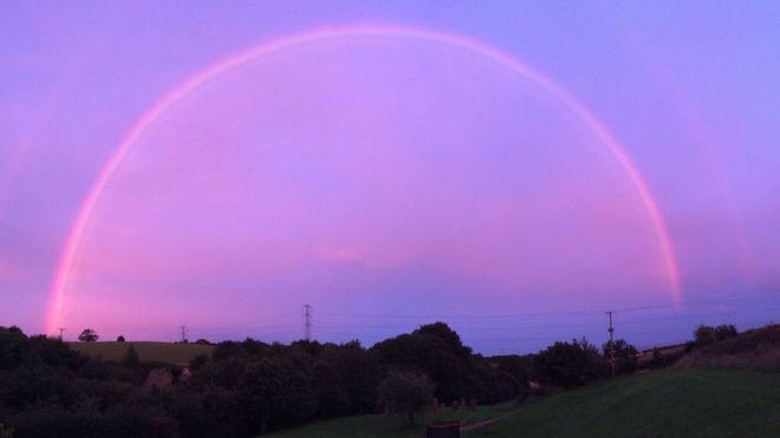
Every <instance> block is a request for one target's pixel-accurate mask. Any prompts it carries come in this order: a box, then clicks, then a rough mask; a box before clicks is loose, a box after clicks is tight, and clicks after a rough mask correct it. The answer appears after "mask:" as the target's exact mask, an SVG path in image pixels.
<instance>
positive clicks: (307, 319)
mask: <svg viewBox="0 0 780 438" xmlns="http://www.w3.org/2000/svg"><path fill="white" fill-rule="evenodd" d="M303 333H304V336H305V339H306V341H311V306H310V305H308V304H305V305H304V306H303Z"/></svg>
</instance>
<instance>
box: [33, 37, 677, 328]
mask: <svg viewBox="0 0 780 438" xmlns="http://www.w3.org/2000/svg"><path fill="white" fill-rule="evenodd" d="M358 37H386V38H397V39H413V40H419V41H425V42H432V43H438V44H443V45H448V46H454V47H457V48H459V49H462V50H466V51H469V52H473V53H476V54H478V55H480V56H483V57H485V58H488V59H490V60H492V61H494V62H496V63H498V64H499V65H501V66H503V67H505V68H507V69H509V70H510V71H512V72H514V73H516V74H518V75H520V76H522V77H524V78H525V79H527V80H529V81H530V82H532V83H534V84H536V85H538V86H540V87H542V88H543V89H545V90H546V91H548V92H549V93H551V94H552V95H553V96H554V97H555V98H556V99H558V100H559V101H561V102H562V103H563V104H564V105H565V106H566V107H567V108H568V109H569V110H571V111H572V112H574V114H576V115H577V117H579V118H580V119H581V120H582V121H583V122H585V123H586V124H587V126H588V127H589V128H590V129H591V130H592V131H593V133H594V134H595V135H596V136H597V137H598V138H599V140H601V142H602V143H603V144H604V145H605V146H606V148H607V149H608V150H609V152H610V153H611V154H612V156H613V157H614V158H615V159H616V160H617V162H618V163H619V165H620V166H621V168H622V169H623V171H624V172H625V173H626V175H627V176H628V178H629V179H630V181H631V183H632V185H633V187H634V189H635V190H636V192H637V195H638V196H639V197H640V199H641V201H642V204H643V206H644V208H645V211H646V214H647V216H648V218H649V220H650V222H651V223H652V226H653V230H654V232H655V235H656V238H657V240H658V243H659V246H660V251H661V254H662V257H663V264H664V267H665V269H666V272H667V275H668V282H669V288H670V291H671V294H672V300H673V301H674V303H675V304H676V305H678V304H679V303H680V299H681V296H680V294H681V290H680V279H679V271H678V268H677V263H676V260H675V256H674V252H673V250H672V244H671V241H670V239H669V235H668V232H667V229H666V224H665V222H664V220H663V217H662V216H661V213H660V210H659V208H658V206H657V203H656V201H655V199H654V198H653V196H652V193H651V191H650V189H649V187H648V185H647V183H646V182H645V180H644V178H643V177H642V175H641V174H640V172H639V170H638V169H637V167H636V165H635V164H634V163H633V162H632V161H631V159H630V158H629V156H628V154H627V153H626V152H625V150H624V148H623V146H622V145H621V144H620V143H619V142H618V141H617V139H616V138H615V137H614V136H613V135H612V133H610V132H609V130H608V129H607V128H606V127H605V126H604V125H603V124H602V123H601V122H600V121H599V120H598V118H597V117H596V116H594V115H593V114H592V113H591V112H590V111H589V110H588V109H587V108H586V107H585V106H584V105H583V104H582V103H580V102H579V101H578V100H577V99H575V98H574V97H573V96H572V95H570V94H569V93H568V92H567V91H566V90H564V89H563V88H562V87H561V86H560V85H558V84H557V83H555V81H553V80H552V79H550V78H548V77H547V76H544V75H542V74H541V73H539V72H537V71H536V70H534V69H532V68H531V67H529V66H527V65H525V64H523V63H522V62H520V61H519V60H517V59H515V58H513V57H512V56H510V55H508V54H506V53H503V52H501V51H499V50H497V49H494V48H492V47H489V46H487V45H485V44H482V43H480V42H477V41H474V40H471V39H468V38H465V37H463V36H459V35H454V34H449V33H442V32H436V31H429V30H422V29H415V28H409V27H399V26H385V25H353V26H343V27H328V28H320V29H317V30H314V31H310V32H305V33H302V34H297V35H293V36H289V37H285V38H281V39H278V40H274V41H270V42H267V43H263V44H260V45H258V46H255V47H252V48H250V49H248V50H244V51H242V52H239V53H237V54H235V55H233V56H231V57H228V58H227V59H225V60H222V61H219V62H217V63H215V64H213V65H211V66H209V67H208V68H206V69H204V70H202V71H200V72H199V73H197V74H195V75H194V76H192V77H190V78H189V79H188V80H187V81H185V82H184V83H183V84H182V85H180V86H179V87H177V88H175V89H173V90H171V91H170V92H169V93H167V94H166V95H165V96H164V97H163V98H162V99H161V100H159V101H158V102H157V103H156V104H155V105H154V106H153V107H152V108H151V109H150V110H149V111H148V112H147V113H146V114H144V115H143V116H142V117H141V118H140V119H139V120H138V122H137V123H136V124H135V125H134V126H133V128H132V129H131V130H130V132H129V134H128V135H127V136H126V137H125V139H124V140H123V141H122V142H121V143H120V144H119V145H118V146H117V147H116V149H115V151H114V153H113V154H112V155H111V157H110V159H109V160H108V162H107V163H106V165H105V166H104V167H103V169H102V170H101V171H100V174H99V175H98V177H97V179H96V180H95V182H94V184H93V185H92V187H91V189H90V191H89V193H88V195H87V196H86V198H85V200H84V202H83V203H82V205H81V209H80V210H79V213H78V215H77V217H76V220H75V222H74V225H73V228H72V229H71V232H70V234H69V236H68V239H67V241H66V243H65V247H64V249H63V252H62V254H61V256H60V260H59V264H58V266H57V271H56V275H55V278H54V282H53V284H52V290H51V296H50V299H49V308H48V311H47V316H46V328H45V330H46V332H47V333H54V331H55V330H56V328H57V327H59V326H60V325H61V323H62V321H61V318H62V308H63V303H64V301H65V298H66V297H65V293H66V288H67V286H68V283H69V281H70V278H71V272H72V267H73V265H74V262H75V261H76V259H77V257H78V255H79V251H80V249H81V242H82V237H83V235H84V233H85V231H86V228H87V224H88V222H89V219H90V217H91V215H92V211H93V209H94V208H95V206H96V205H97V203H98V202H99V200H100V198H101V195H102V193H103V189H104V187H105V186H106V184H107V183H108V181H109V180H110V179H111V177H112V175H113V174H114V172H115V171H116V169H117V168H118V167H119V166H120V165H121V163H122V161H123V160H124V158H125V156H126V155H127V153H128V151H129V150H130V149H132V147H133V145H134V144H135V143H136V141H137V140H138V139H139V138H140V137H141V136H142V135H143V134H144V132H145V131H146V129H147V128H148V127H149V126H150V125H152V124H153V123H154V122H155V121H156V120H157V119H158V118H159V117H160V116H161V115H162V114H164V113H165V112H166V111H168V110H169V109H170V108H171V107H173V106H174V105H176V103H177V102H179V101H181V100H182V99H183V98H185V97H186V96H187V95H188V94H189V93H191V92H192V91H193V90H195V89H196V88H198V87H200V86H201V85H203V84H205V83H207V82H208V81H210V80H212V79H214V78H216V77H218V76H219V75H220V74H222V73H224V72H226V71H229V70H231V69H234V68H237V67H240V66H241V65H243V64H244V63H246V62H248V61H250V60H253V59H257V58H260V57H263V56H268V55H271V54H274V53H278V52H280V51H283V50H286V49H291V48H295V47H298V46H302V45H306V44H312V43H317V42H322V41H327V40H335V39H344V38H358Z"/></svg>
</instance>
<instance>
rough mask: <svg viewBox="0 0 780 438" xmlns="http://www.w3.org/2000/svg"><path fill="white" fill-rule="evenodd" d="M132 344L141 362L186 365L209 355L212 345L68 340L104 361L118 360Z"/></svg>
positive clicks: (212, 349)
mask: <svg viewBox="0 0 780 438" xmlns="http://www.w3.org/2000/svg"><path fill="white" fill-rule="evenodd" d="M130 344H132V345H133V346H134V347H135V351H136V352H137V353H138V356H139V357H140V358H141V361H142V362H162V363H169V364H177V365H186V364H188V363H189V362H190V361H191V360H192V359H194V358H196V357H197V356H199V355H201V354H205V355H208V356H211V353H213V352H214V346H213V345H200V344H174V343H171V342H69V343H68V345H69V346H70V348H72V349H74V350H76V351H79V352H81V353H84V354H87V355H89V356H90V357H92V358H95V359H101V360H105V361H120V360H122V359H123V358H124V357H125V355H126V354H127V348H128V347H129V346H130Z"/></svg>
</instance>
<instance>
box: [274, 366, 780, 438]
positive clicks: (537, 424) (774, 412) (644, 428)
mask: <svg viewBox="0 0 780 438" xmlns="http://www.w3.org/2000/svg"><path fill="white" fill-rule="evenodd" d="M507 413H509V414H508V415H507ZM472 415H473V414H472ZM474 417H475V418H463V420H464V421H465V422H467V423H468V422H472V423H473V422H480V421H484V420H485V419H488V418H497V417H503V418H500V419H499V420H497V421H496V422H494V423H492V424H488V425H485V426H483V427H478V428H475V429H473V430H468V431H465V432H464V433H463V436H465V437H475V438H476V437H507V438H515V437H518V438H519V437H659V436H662V437H751V436H752V437H765V436H780V373H768V372H760V371H747V370H715V369H709V370H707V369H691V370H665V371H658V372H654V373H647V374H639V375H634V376H630V377H625V378H620V379H617V380H614V381H609V382H603V383H597V384H594V385H592V386H590V387H586V388H583V389H580V390H576V391H570V392H566V393H562V394H559V395H555V396H552V397H549V398H546V399H543V400H539V401H536V402H531V403H527V404H523V405H514V404H505V405H499V406H496V407H489V406H486V407H481V408H480V411H479V413H478V414H477V415H476V416H474ZM437 419H443V418H434V417H433V416H431V415H428V416H427V417H426V418H424V419H423V420H422V422H426V421H434V420H437ZM270 436H272V437H275V438H303V437H321V438H330V437H342V438H348V437H373V438H407V437H408V438H419V437H421V436H424V427H422V426H420V427H417V428H414V429H410V428H408V427H405V426H403V424H402V423H400V422H399V421H398V420H397V419H392V418H385V417H384V416H382V415H366V416H360V417H348V418H341V419H336V420H328V421H322V422H316V423H311V424H309V425H306V426H303V427H300V428H296V429H291V430H288V431H281V432H277V433H275V434H271V435H270Z"/></svg>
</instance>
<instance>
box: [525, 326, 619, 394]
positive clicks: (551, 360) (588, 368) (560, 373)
mask: <svg viewBox="0 0 780 438" xmlns="http://www.w3.org/2000/svg"><path fill="white" fill-rule="evenodd" d="M608 368H609V364H608V363H607V362H606V361H605V360H604V358H603V357H602V356H601V354H600V353H599V351H598V349H597V348H596V347H595V346H593V345H591V344H589V343H588V341H587V340H586V339H585V338H583V339H581V340H579V341H578V340H576V339H574V340H573V341H572V342H571V343H568V342H561V341H558V342H556V343H555V344H553V345H551V346H549V347H547V349H545V350H543V351H540V352H539V354H538V355H537V356H536V358H535V360H534V369H535V370H536V371H537V373H538V374H539V378H540V379H542V381H544V382H545V383H547V384H550V385H560V386H563V387H572V386H579V385H583V384H585V383H587V382H590V381H592V380H596V379H599V378H601V377H604V376H606V374H607V371H608Z"/></svg>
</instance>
